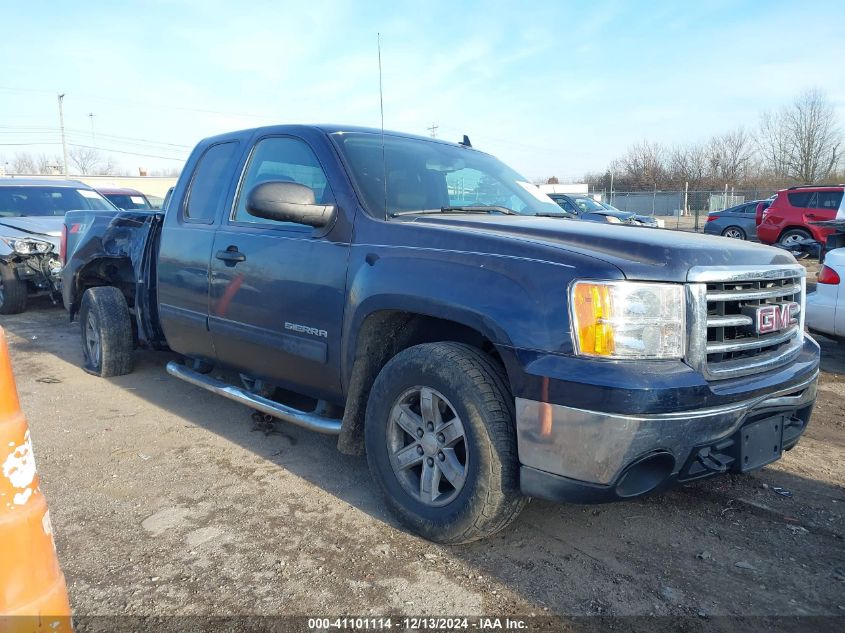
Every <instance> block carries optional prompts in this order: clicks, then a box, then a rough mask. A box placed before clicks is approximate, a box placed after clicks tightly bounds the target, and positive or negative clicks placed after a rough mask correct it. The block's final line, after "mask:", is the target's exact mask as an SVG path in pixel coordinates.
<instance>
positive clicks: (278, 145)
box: [232, 137, 334, 227]
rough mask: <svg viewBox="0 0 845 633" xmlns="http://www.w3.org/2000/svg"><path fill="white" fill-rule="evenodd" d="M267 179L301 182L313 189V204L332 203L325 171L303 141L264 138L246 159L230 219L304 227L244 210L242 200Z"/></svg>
mask: <svg viewBox="0 0 845 633" xmlns="http://www.w3.org/2000/svg"><path fill="white" fill-rule="evenodd" d="M271 180H273V181H282V182H295V183H297V184H300V185H305V186H306V187H310V188H311V190H312V191H313V192H314V200H315V202H316V203H317V204H334V198H333V197H332V193H331V190H330V189H329V187H328V181H327V179H326V174H325V172H324V171H323V168H322V167H321V166H320V163H319V161H318V160H317V157H316V156H315V155H314V152H313V151H312V150H311V148H310V147H308V145H306V144H305V143H304V142H303V141H300V140H297V139H293V138H287V137H271V138H265V139H262V140H261V141H259V142H258V143H257V144H256V146H255V149H254V150H253V152H252V156H251V157H250V159H249V165H248V166H247V169H246V173H245V174H244V178H243V182H242V183H241V188H240V191H239V193H238V200H237V203H236V205H235V211H234V214H233V218H232V220H233V222H235V223H249V224H265V225H271V226H281V227H299V226H304V225H302V224H299V223H297V222H281V221H278V220H268V219H266V218H258V217H255V216H254V215H251V214H250V213H249V212H248V211H247V210H246V199H247V196H248V195H249V192H250V191H252V188H253V187H255V186H256V185H258V184H260V183H262V182H268V181H271Z"/></svg>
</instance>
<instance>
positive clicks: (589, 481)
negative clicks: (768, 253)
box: [516, 371, 818, 503]
mask: <svg viewBox="0 0 845 633" xmlns="http://www.w3.org/2000/svg"><path fill="white" fill-rule="evenodd" d="M817 380H818V372H817V371H816V372H814V373H813V374H812V375H811V377H809V378H806V379H804V380H803V381H801V382H799V383H797V384H792V385H791V386H789V387H784V388H782V389H780V390H776V391H774V392H770V393H768V394H765V395H758V396H756V397H752V398H749V399H747V400H742V401H739V402H731V403H729V404H724V405H721V406H715V407H710V408H704V409H698V410H687V411H677V412H671V413H656V414H635V415H623V414H619V413H607V412H600V411H593V410H587V409H579V408H574V407H569V406H564V405H559V404H549V403H546V402H540V401H536V400H529V399H525V398H516V426H517V442H518V449H519V459H520V462H521V463H522V469H521V487H522V491H523V493H524V494H526V495H528V496H532V497H541V498H547V499H552V500H556V501H573V502H579V503H596V502H604V501H613V500H617V499H622V498H628V497H633V496H638V495H639V494H644V493H646V492H650V491H652V490H655V489H658V488H664V487H666V486H667V485H669V484H671V483H676V482H684V481H690V480H693V479H699V478H702V477H706V476H709V475H714V474H717V473H719V472H725V471H726V470H740V469H741V464H738V463H736V462H737V461H738V460H737V459H736V456H737V451H738V450H739V444H738V442H739V441H740V439H741V434H740V430H741V429H747V428H751V425H753V424H754V423H756V422H759V421H761V420H764V419H769V418H772V419H774V418H780V419H782V420H783V423H782V426H783V431H782V440H781V442H782V445H781V446H778V447H777V448H778V449H780V448H782V449H784V450H788V449H790V448H792V446H794V445H795V444H796V443H797V441H798V438H799V437H800V436H801V434H802V433H803V432H804V430H805V429H806V427H807V424H808V422H809V419H810V412H811V411H812V407H813V403H814V402H815V398H816V383H817ZM778 454H779V450H778ZM635 471H636V472H637V477H632V476H631V473H633V472H635ZM635 480H636V481H635Z"/></svg>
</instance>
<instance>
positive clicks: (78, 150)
mask: <svg viewBox="0 0 845 633" xmlns="http://www.w3.org/2000/svg"><path fill="white" fill-rule="evenodd" d="M68 155H69V156H70V164H71V165H72V166H73V167H74V168H75V169H76V171H77V172H79V173H80V174H82V175H87V174H93V173H95V172H96V171H97V170H98V167H99V166H100V162H101V158H100V152H98V151H97V150H96V149H94V148H92V147H83V146H82V145H73V146H72V147H71V148H70V151H69V152H68Z"/></svg>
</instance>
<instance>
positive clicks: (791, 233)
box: [757, 185, 845, 244]
mask: <svg viewBox="0 0 845 633" xmlns="http://www.w3.org/2000/svg"><path fill="white" fill-rule="evenodd" d="M843 190H845V187H843V186H842V185H806V186H800V187H790V188H789V189H784V190H783V191H778V193H777V197H776V198H775V200H774V202H772V204H771V206H769V208H768V209H760V208H759V207H758V225H757V237H758V238H759V239H760V241H761V242H763V243H764V244H774V243H776V242H779V243H780V244H792V243H794V242H797V241H799V240H803V239H808V238H811V239H814V240H816V241H818V242H821V243H822V244H824V243H825V241H826V240H827V236H828V235H830V234H831V233H833V232H834V230H833V229H825V228H820V227H818V226H815V225H814V224H811V222H819V221H822V220H833V219H834V218H835V217H836V212H837V210H838V209H839V205H840V204H841V203H842V192H843ZM760 211H762V213H760Z"/></svg>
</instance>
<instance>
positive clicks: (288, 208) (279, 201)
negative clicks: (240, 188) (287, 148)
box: [246, 180, 335, 228]
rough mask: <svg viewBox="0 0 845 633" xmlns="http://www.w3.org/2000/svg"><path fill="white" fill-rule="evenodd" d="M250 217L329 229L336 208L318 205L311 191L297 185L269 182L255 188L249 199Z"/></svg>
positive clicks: (247, 202)
mask: <svg viewBox="0 0 845 633" xmlns="http://www.w3.org/2000/svg"><path fill="white" fill-rule="evenodd" d="M246 210H247V213H249V214H250V215H254V216H255V217H257V218H264V219H265V220H276V221H278V222H297V223H299V224H307V225H308V226H313V227H317V228H319V227H323V226H326V225H327V224H328V223H329V222H330V221H331V219H332V217H333V216H334V212H335V207H334V205H333V204H316V203H315V201H314V191H313V190H312V189H311V187H306V186H305V185H300V184H299V183H295V182H283V181H280V180H269V181H267V182H262V183H261V184H258V185H255V187H253V188H252V190H251V191H250V192H249V194H247V197H246Z"/></svg>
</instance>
